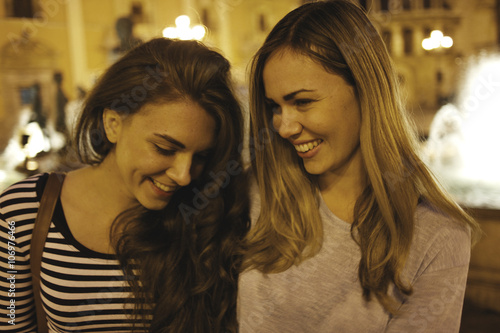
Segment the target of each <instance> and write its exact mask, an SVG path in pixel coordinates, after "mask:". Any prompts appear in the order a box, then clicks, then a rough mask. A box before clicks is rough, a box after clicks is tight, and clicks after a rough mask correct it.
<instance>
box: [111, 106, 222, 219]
mask: <svg viewBox="0 0 500 333" xmlns="http://www.w3.org/2000/svg"><path fill="white" fill-rule="evenodd" d="M103 119H104V124H105V128H106V135H107V136H108V139H109V141H110V142H112V143H114V144H115V146H114V148H113V150H112V151H111V152H110V153H109V154H108V156H107V157H106V159H114V164H115V167H116V169H117V171H116V172H117V177H118V178H119V179H118V181H119V183H121V184H123V186H121V188H120V189H117V191H120V192H121V193H123V194H124V195H125V196H126V200H128V201H129V202H130V204H134V203H137V202H139V203H140V204H141V205H142V206H144V207H145V208H147V209H151V210H159V209H163V208H164V207H165V206H166V205H167V204H168V203H169V201H170V199H171V197H172V195H173V194H174V192H175V191H176V190H178V189H179V188H180V187H182V186H186V185H188V184H189V183H190V182H191V180H193V179H195V178H197V177H198V176H199V175H200V174H201V173H202V171H203V168H204V166H205V162H206V160H207V158H208V157H209V155H210V152H211V150H212V149H213V148H214V145H215V129H216V123H215V120H214V118H213V117H212V116H210V115H209V114H208V113H207V112H206V111H205V110H204V109H203V108H201V107H200V106H199V105H198V104H196V103H193V102H192V101H189V100H180V101H176V102H170V103H162V104H146V105H145V106H144V107H142V108H141V110H139V111H138V112H137V113H135V114H134V115H131V116H129V117H126V118H125V117H122V116H120V115H119V114H118V113H116V112H115V111H112V110H106V111H105V112H104V117H103Z"/></svg>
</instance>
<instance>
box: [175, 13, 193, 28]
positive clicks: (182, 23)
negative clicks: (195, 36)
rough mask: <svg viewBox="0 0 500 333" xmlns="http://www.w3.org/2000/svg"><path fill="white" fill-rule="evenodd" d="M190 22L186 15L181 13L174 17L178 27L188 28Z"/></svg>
mask: <svg viewBox="0 0 500 333" xmlns="http://www.w3.org/2000/svg"><path fill="white" fill-rule="evenodd" d="M190 24H191V19H190V18H189V16H187V15H181V16H178V17H177V18H176V19H175V25H176V26H177V27H178V28H189V25H190Z"/></svg>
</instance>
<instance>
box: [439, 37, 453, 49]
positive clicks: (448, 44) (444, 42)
mask: <svg viewBox="0 0 500 333" xmlns="http://www.w3.org/2000/svg"><path fill="white" fill-rule="evenodd" d="M441 46H442V47H444V48H447V49H448V48H450V47H452V46H453V39H452V38H451V37H449V36H445V37H443V39H441Z"/></svg>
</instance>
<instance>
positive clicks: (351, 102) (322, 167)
mask: <svg viewBox="0 0 500 333" xmlns="http://www.w3.org/2000/svg"><path fill="white" fill-rule="evenodd" d="M263 80H264V87H265V93H266V98H267V100H268V102H269V103H270V104H271V106H270V108H272V109H273V125H274V127H275V128H276V130H278V131H279V134H280V136H281V137H283V138H284V139H286V140H288V141H289V142H290V143H291V145H292V146H291V147H294V149H296V151H297V154H298V155H299V156H300V157H301V158H302V160H303V162H304V167H305V169H306V171H307V172H308V173H310V174H312V175H318V181H319V184H320V186H322V185H323V186H325V185H326V186H328V185H329V184H331V183H332V182H335V181H337V180H338V179H339V177H340V178H342V177H346V176H347V177H350V176H352V177H353V178H354V179H358V181H359V178H361V174H362V173H361V170H362V159H361V152H360V148H359V137H360V125H361V114H360V108H359V103H358V100H357V97H356V93H355V89H354V88H353V87H352V86H350V85H348V84H347V83H346V81H345V80H344V79H343V78H342V77H341V76H339V75H335V74H331V73H329V72H327V71H326V70H325V69H324V68H323V67H322V66H321V65H319V64H317V63H315V62H313V61H312V60H310V58H308V57H306V56H304V55H301V54H297V53H294V52H291V51H289V50H283V51H281V52H279V51H278V52H275V53H274V54H273V55H271V57H270V58H269V59H268V60H267V62H266V65H265V67H264V71H263Z"/></svg>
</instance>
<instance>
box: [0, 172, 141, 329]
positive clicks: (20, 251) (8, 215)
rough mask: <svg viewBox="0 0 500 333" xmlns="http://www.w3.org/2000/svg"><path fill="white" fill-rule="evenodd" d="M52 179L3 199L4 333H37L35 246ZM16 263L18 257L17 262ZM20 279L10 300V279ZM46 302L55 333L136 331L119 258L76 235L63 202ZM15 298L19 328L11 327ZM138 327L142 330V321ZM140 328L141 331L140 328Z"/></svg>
mask: <svg viewBox="0 0 500 333" xmlns="http://www.w3.org/2000/svg"><path fill="white" fill-rule="evenodd" d="M46 179H47V174H44V175H37V176H33V177H31V178H28V179H26V180H24V181H21V182H19V183H16V184H14V185H12V186H11V187H9V188H8V189H7V190H6V191H5V192H4V193H3V194H2V195H1V196H0V218H1V220H0V243H1V259H0V260H1V263H0V267H1V271H0V315H1V318H0V331H8V332H33V331H34V329H35V315H34V303H33V292H32V289H31V273H30V268H29V258H30V241H31V233H32V231H33V225H34V221H35V218H36V214H37V211H38V206H39V199H40V193H41V188H42V187H43V186H44V183H45V182H46ZM9 221H14V222H15V234H14V235H15V238H16V240H15V243H16V255H15V269H14V271H15V272H16V273H15V274H10V273H8V272H9V271H12V269H10V268H9V263H8V261H9V260H8V259H9V255H8V251H7V242H8V236H9V235H8V231H9V225H8V222H9ZM11 259H12V258H11ZM10 275H15V296H14V297H10V296H12V293H11V295H10V296H9V289H10V283H9V281H8V278H9V276H10ZM41 278H42V301H43V304H44V307H45V310H46V313H47V316H48V323H49V328H50V330H51V331H54V332H130V331H131V330H132V328H133V324H134V320H135V319H134V317H133V316H131V314H132V311H133V306H134V299H131V293H130V288H129V285H128V283H127V281H125V278H124V275H123V272H122V271H121V269H120V266H119V264H118V261H117V260H116V258H114V256H112V255H109V254H104V253H98V252H94V251H92V250H90V249H87V248H86V247H84V246H83V245H81V244H80V243H78V242H77V241H76V240H75V239H74V238H73V236H72V235H71V233H70V231H69V228H68V227H67V223H66V221H65V218H64V213H63V210H62V207H61V205H60V202H59V203H58V205H57V206H56V210H55V213H54V217H53V222H52V224H51V227H50V230H49V235H48V237H47V241H46V243H45V249H44V253H43V257H42V270H41ZM11 299H13V300H14V301H15V303H14V304H15V321H14V322H15V325H12V324H9V320H11V318H9V316H8V314H9V311H10V309H8V308H7V307H8V306H9V304H10V302H11ZM136 325H140V323H139V322H138V321H137V322H136ZM136 328H137V327H136Z"/></svg>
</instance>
